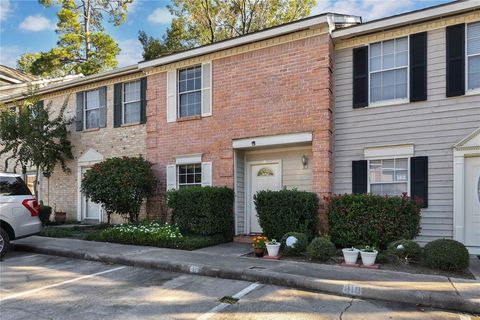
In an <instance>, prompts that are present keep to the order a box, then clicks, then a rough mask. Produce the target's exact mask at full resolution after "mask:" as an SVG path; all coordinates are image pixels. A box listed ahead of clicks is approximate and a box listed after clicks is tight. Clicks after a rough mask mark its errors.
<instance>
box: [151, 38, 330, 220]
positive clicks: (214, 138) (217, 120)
mask: <svg viewBox="0 0 480 320" xmlns="http://www.w3.org/2000/svg"><path fill="white" fill-rule="evenodd" d="M331 51H332V44H331V40H330V36H329V35H328V34H324V35H320V36H315V37H311V38H307V39H302V40H297V41H294V42H289V43H286V44H281V45H277V46H273V47H269V48H264V49H259V50H255V51H251V52H247V53H243V54H239V55H235V56H230V57H226V58H221V59H217V60H213V61H212V96H213V100H212V110H213V116H211V117H205V118H202V119H194V120H188V121H180V122H174V123H167V120H166V117H167V115H166V101H167V99H166V72H164V73H159V74H153V75H151V76H149V78H148V82H147V83H148V89H147V99H148V107H147V108H148V111H147V116H148V121H147V159H148V160H149V161H151V162H152V163H154V170H155V173H156V175H157V178H158V181H159V183H158V186H157V197H152V198H151V199H150V200H149V205H148V212H149V215H150V216H152V217H154V216H159V215H160V216H162V215H163V214H164V212H165V211H164V209H163V203H162V202H163V201H162V199H163V193H164V190H165V184H166V178H165V170H166V165H167V164H174V163H175V156H176V155H182V154H190V153H202V154H203V158H202V161H212V163H213V173H212V178H213V184H214V185H217V186H228V187H233V181H234V180H233V149H232V139H239V138H246V137H254V136H264V135H275V134H287V133H294V132H305V131H312V132H313V143H312V150H313V159H311V160H310V161H311V162H310V164H311V166H312V170H313V190H314V192H317V193H318V194H319V196H320V198H322V196H323V195H327V194H328V193H329V192H330V191H331V187H332V126H333V121H332V120H333V119H332V101H333V99H332V90H331V82H332V61H331V57H333V56H332V55H331Z"/></svg>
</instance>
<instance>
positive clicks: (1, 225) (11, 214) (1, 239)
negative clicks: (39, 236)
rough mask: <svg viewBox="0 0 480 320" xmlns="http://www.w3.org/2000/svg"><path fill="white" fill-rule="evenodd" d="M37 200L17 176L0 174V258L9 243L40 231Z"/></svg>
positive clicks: (40, 224)
mask: <svg viewBox="0 0 480 320" xmlns="http://www.w3.org/2000/svg"><path fill="white" fill-rule="evenodd" d="M38 215H39V208H38V202H37V199H35V197H34V196H32V193H31V192H30V190H29V189H28V187H27V185H26V184H25V182H24V181H23V179H22V177H21V176H20V175H18V174H12V173H0V258H2V257H3V256H4V255H5V253H6V252H7V251H8V249H9V246H10V241H11V240H14V239H19V238H23V237H27V236H30V235H33V234H36V233H39V232H40V231H41V230H42V223H41V222H40V219H39V217H38Z"/></svg>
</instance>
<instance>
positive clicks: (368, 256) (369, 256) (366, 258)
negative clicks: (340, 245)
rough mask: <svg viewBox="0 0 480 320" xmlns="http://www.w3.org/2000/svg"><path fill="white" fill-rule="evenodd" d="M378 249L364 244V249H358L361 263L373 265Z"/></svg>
mask: <svg viewBox="0 0 480 320" xmlns="http://www.w3.org/2000/svg"><path fill="white" fill-rule="evenodd" d="M377 254H378V251H377V250H375V247H369V246H365V248H364V249H362V250H361V251H360V255H361V256H362V264H363V265H364V266H373V265H374V264H375V260H376V259H377Z"/></svg>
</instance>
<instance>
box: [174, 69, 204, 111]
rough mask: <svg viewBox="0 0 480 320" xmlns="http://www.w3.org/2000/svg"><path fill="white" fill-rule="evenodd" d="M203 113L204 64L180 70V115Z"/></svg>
mask: <svg viewBox="0 0 480 320" xmlns="http://www.w3.org/2000/svg"><path fill="white" fill-rule="evenodd" d="M201 114H202V66H200V65H198V66H194V67H189V68H185V69H180V70H178V117H179V118H181V117H189V116H197V115H201Z"/></svg>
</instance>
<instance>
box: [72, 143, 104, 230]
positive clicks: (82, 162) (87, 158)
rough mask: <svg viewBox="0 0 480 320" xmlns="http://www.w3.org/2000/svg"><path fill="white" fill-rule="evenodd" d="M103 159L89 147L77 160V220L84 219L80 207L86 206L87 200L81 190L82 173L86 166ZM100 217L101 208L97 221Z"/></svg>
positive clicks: (86, 168) (101, 214) (101, 213)
mask: <svg viewBox="0 0 480 320" xmlns="http://www.w3.org/2000/svg"><path fill="white" fill-rule="evenodd" d="M103 159H104V157H103V155H102V154H100V153H98V152H97V151H96V150H94V149H92V148H90V149H88V150H87V151H86V152H85V153H84V154H83V155H82V156H81V157H80V158H79V159H78V160H77V220H78V221H82V220H84V217H83V210H82V209H83V208H86V207H87V205H88V201H85V197H84V196H83V194H82V191H81V186H82V176H83V173H84V172H85V170H88V168H90V167H91V166H93V165H94V164H96V163H98V162H101V161H103ZM92 209H93V208H92ZM102 218H103V210H100V213H99V214H98V222H102ZM91 221H92V220H91Z"/></svg>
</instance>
